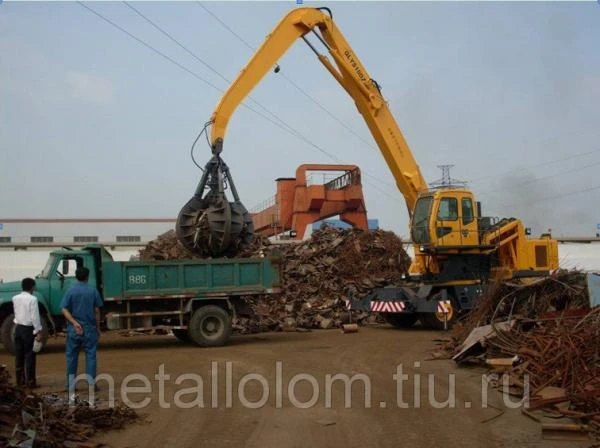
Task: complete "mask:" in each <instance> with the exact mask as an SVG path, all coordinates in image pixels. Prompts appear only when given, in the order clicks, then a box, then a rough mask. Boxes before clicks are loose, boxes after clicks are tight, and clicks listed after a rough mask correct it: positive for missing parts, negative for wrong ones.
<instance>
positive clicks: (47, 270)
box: [40, 255, 56, 278]
mask: <svg viewBox="0 0 600 448" xmlns="http://www.w3.org/2000/svg"><path fill="white" fill-rule="evenodd" d="M55 261H56V257H55V256H54V255H50V258H48V262H47V263H46V266H45V267H44V269H43V270H42V272H41V273H40V278H48V277H50V274H51V272H52V267H53V266H54V262H55Z"/></svg>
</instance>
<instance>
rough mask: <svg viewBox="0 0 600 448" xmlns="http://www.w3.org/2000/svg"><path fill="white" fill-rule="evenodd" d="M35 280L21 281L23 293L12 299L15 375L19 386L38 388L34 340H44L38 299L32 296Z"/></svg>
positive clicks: (26, 279)
mask: <svg viewBox="0 0 600 448" xmlns="http://www.w3.org/2000/svg"><path fill="white" fill-rule="evenodd" d="M34 288H35V280H34V279H32V278H24V279H23V280H22V281H21V289H22V290H23V292H22V293H20V294H17V295H16V296H14V297H13V298H12V303H13V310H14V312H15V319H14V323H15V373H16V377H17V385H18V386H24V385H25V386H27V387H32V388H33V387H38V386H37V381H36V378H35V352H34V351H33V340H34V339H37V340H38V341H40V340H41V338H42V323H41V321H40V309H39V308H38V301H37V298H36V297H35V296H34V295H33V294H32V293H33V289H34Z"/></svg>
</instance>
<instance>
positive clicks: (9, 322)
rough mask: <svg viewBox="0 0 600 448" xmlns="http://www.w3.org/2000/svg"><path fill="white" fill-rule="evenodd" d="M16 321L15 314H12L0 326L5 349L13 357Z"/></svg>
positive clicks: (0, 338)
mask: <svg viewBox="0 0 600 448" xmlns="http://www.w3.org/2000/svg"><path fill="white" fill-rule="evenodd" d="M14 319H15V315H14V313H10V314H9V315H8V316H6V317H5V318H4V320H3V321H2V325H0V340H1V342H2V344H3V345H4V348H5V349H6V351H7V352H8V353H10V354H11V355H14V354H15V323H14V322H13V320H14Z"/></svg>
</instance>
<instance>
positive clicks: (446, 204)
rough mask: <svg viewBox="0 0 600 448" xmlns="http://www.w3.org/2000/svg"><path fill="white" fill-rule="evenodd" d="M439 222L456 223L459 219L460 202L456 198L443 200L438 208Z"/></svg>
mask: <svg viewBox="0 0 600 448" xmlns="http://www.w3.org/2000/svg"><path fill="white" fill-rule="evenodd" d="M437 219H438V220H439V221H456V220H457V219H458V201H457V200H456V198H442V199H441V200H440V206H439V208H438V214H437Z"/></svg>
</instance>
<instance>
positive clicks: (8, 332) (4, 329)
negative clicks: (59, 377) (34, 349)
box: [0, 313, 49, 355]
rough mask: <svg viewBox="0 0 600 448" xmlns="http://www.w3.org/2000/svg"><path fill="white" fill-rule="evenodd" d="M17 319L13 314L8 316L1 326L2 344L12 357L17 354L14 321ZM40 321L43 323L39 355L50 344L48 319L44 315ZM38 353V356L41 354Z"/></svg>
mask: <svg viewBox="0 0 600 448" xmlns="http://www.w3.org/2000/svg"><path fill="white" fill-rule="evenodd" d="M14 319H15V315H14V314H13V313H11V314H9V315H8V316H6V318H5V319H4V321H3V322H2V325H0V342H2V344H3V345H4V348H5V349H6V351H8V352H9V353H10V354H11V355H14V354H15V323H14V322H13V320H14ZM40 320H41V322H42V348H41V349H40V351H39V353H41V352H43V351H44V348H45V347H46V344H47V343H48V335H49V332H48V327H49V325H48V319H47V318H46V316H45V315H44V314H41V315H40ZM39 353H38V354H39Z"/></svg>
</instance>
